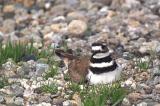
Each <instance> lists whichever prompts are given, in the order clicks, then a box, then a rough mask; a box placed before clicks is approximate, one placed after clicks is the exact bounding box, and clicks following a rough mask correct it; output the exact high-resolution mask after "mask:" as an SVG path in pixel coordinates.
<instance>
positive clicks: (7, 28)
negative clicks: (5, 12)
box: [2, 19, 16, 33]
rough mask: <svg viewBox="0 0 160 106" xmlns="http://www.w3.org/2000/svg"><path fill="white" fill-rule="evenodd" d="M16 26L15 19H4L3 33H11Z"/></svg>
mask: <svg viewBox="0 0 160 106" xmlns="http://www.w3.org/2000/svg"><path fill="white" fill-rule="evenodd" d="M15 26H16V23H15V20H13V19H6V20H4V21H3V27H2V28H3V30H2V32H3V33H11V32H13V31H14V29H15Z"/></svg>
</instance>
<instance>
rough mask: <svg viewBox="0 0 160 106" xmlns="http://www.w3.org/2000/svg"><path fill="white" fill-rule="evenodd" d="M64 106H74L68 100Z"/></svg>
mask: <svg viewBox="0 0 160 106" xmlns="http://www.w3.org/2000/svg"><path fill="white" fill-rule="evenodd" d="M63 106H72V104H71V102H70V101H69V100H66V101H64V102H63Z"/></svg>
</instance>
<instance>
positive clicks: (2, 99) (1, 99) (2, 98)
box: [0, 95, 5, 103]
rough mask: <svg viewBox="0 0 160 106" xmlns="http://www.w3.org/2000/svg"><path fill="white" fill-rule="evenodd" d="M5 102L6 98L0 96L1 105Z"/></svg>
mask: <svg viewBox="0 0 160 106" xmlns="http://www.w3.org/2000/svg"><path fill="white" fill-rule="evenodd" d="M4 101H5V100H4V97H3V96H2V95H0V103H3V102H4Z"/></svg>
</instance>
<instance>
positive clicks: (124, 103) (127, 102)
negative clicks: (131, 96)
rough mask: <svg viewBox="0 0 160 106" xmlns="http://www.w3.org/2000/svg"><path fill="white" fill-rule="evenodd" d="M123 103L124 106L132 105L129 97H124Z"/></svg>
mask: <svg viewBox="0 0 160 106" xmlns="http://www.w3.org/2000/svg"><path fill="white" fill-rule="evenodd" d="M122 105H123V106H130V105H131V103H130V101H129V100H128V98H124V99H123V101H122Z"/></svg>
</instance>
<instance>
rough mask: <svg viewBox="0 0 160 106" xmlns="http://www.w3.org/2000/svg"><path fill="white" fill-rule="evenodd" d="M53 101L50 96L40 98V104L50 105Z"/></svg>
mask: <svg viewBox="0 0 160 106" xmlns="http://www.w3.org/2000/svg"><path fill="white" fill-rule="evenodd" d="M51 101H52V99H51V98H50V96H49V95H41V96H40V97H39V103H42V102H46V103H50V102H51Z"/></svg>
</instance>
